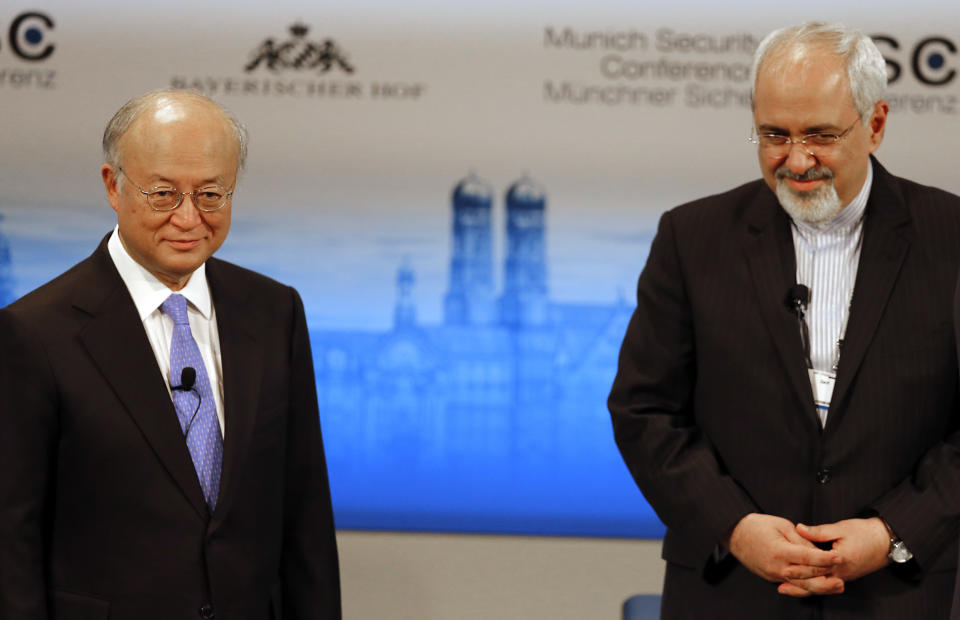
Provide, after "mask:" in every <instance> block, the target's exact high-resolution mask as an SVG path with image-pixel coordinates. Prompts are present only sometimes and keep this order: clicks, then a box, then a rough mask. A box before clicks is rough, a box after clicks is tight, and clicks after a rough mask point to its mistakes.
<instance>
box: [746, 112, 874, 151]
mask: <svg viewBox="0 0 960 620" xmlns="http://www.w3.org/2000/svg"><path fill="white" fill-rule="evenodd" d="M859 122H860V120H859V119H857V120H855V121H853V124H852V125H850V126H849V127H847V129H846V131H843V132H842V133H839V134H836V133H821V132H818V133H808V134H806V135H803V136H800V137H799V138H791V137H790V136H788V135H785V134H782V133H773V132H767V133H757V128H756V127H754V128H753V129H752V130H751V132H750V138H749V141H750V142H752V143H753V144H757V145H759V146H760V149H761V150H762V151H764V152H766V153H767V154H768V155H771V156H775V157H779V156H783V155H786V154H787V153H788V152H790V149H791V148H793V145H794V144H799V145H800V146H802V147H803V150H805V151H806V152H807V153H809V154H810V155H812V156H814V157H817V156H819V155H822V154H824V153H828V152H829V151H830V150H831V149H832V148H833V147H835V146H836V145H837V144H839V143H840V142H841V141H842V140H843V139H844V138H846V137H847V136H848V135H849V134H850V132H851V131H853V128H854V127H856V126H857V123H859Z"/></svg>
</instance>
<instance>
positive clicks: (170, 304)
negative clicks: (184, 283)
mask: <svg viewBox="0 0 960 620" xmlns="http://www.w3.org/2000/svg"><path fill="white" fill-rule="evenodd" d="M160 310H161V311H163V313H164V314H166V315H167V316H169V317H170V318H171V319H173V324H174V325H189V324H190V321H189V320H188V319H187V298H186V297H184V296H183V295H179V294H177V293H174V294H172V295H170V297H167V299H166V300H164V302H163V303H162V304H160Z"/></svg>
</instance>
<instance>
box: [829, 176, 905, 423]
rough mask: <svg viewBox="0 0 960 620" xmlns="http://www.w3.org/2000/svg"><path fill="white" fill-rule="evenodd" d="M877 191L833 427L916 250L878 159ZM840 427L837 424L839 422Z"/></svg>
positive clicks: (895, 193) (855, 292)
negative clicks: (909, 255)
mask: <svg viewBox="0 0 960 620" xmlns="http://www.w3.org/2000/svg"><path fill="white" fill-rule="evenodd" d="M872 163H873V171H874V178H873V186H872V187H871V188H870V200H869V202H868V203H867V209H866V213H865V215H864V223H863V248H862V249H861V251H860V263H859V265H858V267H857V278H856V284H855V285H854V289H853V300H852V303H851V305H850V317H849V320H848V321H847V333H846V335H845V337H844V343H843V348H842V350H841V352H840V367H839V368H838V370H837V383H836V386H834V390H833V398H832V400H831V405H830V416H829V417H828V418H827V424H828V425H829V424H830V423H831V421H834V420H835V418H836V416H835V413H838V412H839V413H842V409H840V407H841V406H842V405H843V404H844V400H845V398H846V397H847V395H848V393H849V391H850V386H851V385H852V384H853V380H854V378H855V377H856V375H857V371H858V370H859V368H860V365H861V363H862V362H863V357H864V355H865V354H866V352H867V349H868V348H869V346H870V342H871V341H872V340H873V336H874V334H876V331H877V326H878V324H879V323H880V317H881V316H882V315H883V311H884V309H885V308H886V306H887V302H888V301H889V299H890V294H891V293H892V292H893V287H894V284H895V283H896V281H897V276H898V274H899V273H900V269H901V267H902V266H903V262H904V259H905V258H906V256H907V251H908V249H909V248H910V227H909V223H910V213H909V211H908V210H907V207H906V205H905V203H904V201H903V197H902V196H901V195H900V193H899V191H898V188H897V187H896V186H895V185H894V184H893V182H892V177H891V175H890V173H888V172H887V171H886V170H885V169H884V168H883V166H881V165H880V164H879V163H878V162H877V161H876V160H872ZM833 423H834V424H835V423H836V422H835V421H834V422H833Z"/></svg>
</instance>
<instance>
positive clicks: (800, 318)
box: [783, 284, 813, 368]
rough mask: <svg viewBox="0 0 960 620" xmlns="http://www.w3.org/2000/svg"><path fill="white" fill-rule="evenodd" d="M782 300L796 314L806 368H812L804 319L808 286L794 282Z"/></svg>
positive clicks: (808, 301) (808, 295) (808, 294)
mask: <svg viewBox="0 0 960 620" xmlns="http://www.w3.org/2000/svg"><path fill="white" fill-rule="evenodd" d="M783 301H784V303H785V304H786V305H787V308H789V309H790V311H791V312H793V313H794V314H795V315H797V323H798V325H799V326H800V344H801V345H802V346H803V357H804V361H806V363H807V368H813V361H812V360H811V359H810V328H809V327H807V322H806V320H805V319H804V317H805V315H806V313H807V304H809V303H810V288H809V287H807V285H805V284H794V285H793V286H791V287H790V289H789V290H787V298H786V299H784V300H783Z"/></svg>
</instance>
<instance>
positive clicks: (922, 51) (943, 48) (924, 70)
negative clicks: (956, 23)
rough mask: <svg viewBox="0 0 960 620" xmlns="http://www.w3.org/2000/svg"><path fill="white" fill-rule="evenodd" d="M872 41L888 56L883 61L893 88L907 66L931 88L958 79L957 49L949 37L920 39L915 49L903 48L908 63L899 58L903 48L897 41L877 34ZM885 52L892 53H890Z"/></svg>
mask: <svg viewBox="0 0 960 620" xmlns="http://www.w3.org/2000/svg"><path fill="white" fill-rule="evenodd" d="M871 38H872V39H873V40H874V42H876V44H877V47H879V48H880V51H881V52H885V53H884V56H883V58H884V60H886V61H887V79H888V82H889V83H890V84H894V83H895V82H896V81H897V80H899V79H900V78H901V77H902V76H903V72H904V64H907V67H908V69H909V71H910V74H911V75H913V77H915V78H916V79H917V81H919V82H921V83H923V84H926V85H928V86H945V85H947V84H949V83H950V82H952V81H953V80H954V78H956V77H957V70H956V69H955V68H954V66H956V60H957V59H956V58H955V57H956V55H957V45H956V43H954V42H953V41H951V40H950V39H948V38H946V37H941V36H930V37H927V38H925V39H921V40H920V41H918V42H917V43H916V45H914V46H913V47H912V48H909V49H906V48H904V49H903V50H902V51H903V52H904V53H905V54H908V56H907V59H905V58H903V57H901V56H900V55H899V54H900V52H901V46H900V41H899V40H897V39H896V37H892V36H890V35H886V34H875V35H872V37H871ZM884 48H888V49H889V50H892V51H891V52H887V50H886V49H884ZM887 53H889V54H890V55H887ZM891 56H892V57H891Z"/></svg>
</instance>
